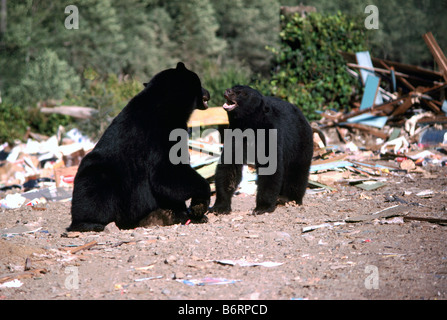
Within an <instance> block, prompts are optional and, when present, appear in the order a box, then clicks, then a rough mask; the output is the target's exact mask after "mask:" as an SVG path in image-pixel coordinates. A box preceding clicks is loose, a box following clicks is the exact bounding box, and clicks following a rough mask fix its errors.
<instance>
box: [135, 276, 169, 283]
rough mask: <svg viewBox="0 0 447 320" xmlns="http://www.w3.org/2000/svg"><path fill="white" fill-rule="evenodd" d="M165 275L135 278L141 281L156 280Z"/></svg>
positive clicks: (136, 280)
mask: <svg viewBox="0 0 447 320" xmlns="http://www.w3.org/2000/svg"><path fill="white" fill-rule="evenodd" d="M162 278H163V276H155V277H147V278H139V279H135V282H141V281H147V280H154V279H162Z"/></svg>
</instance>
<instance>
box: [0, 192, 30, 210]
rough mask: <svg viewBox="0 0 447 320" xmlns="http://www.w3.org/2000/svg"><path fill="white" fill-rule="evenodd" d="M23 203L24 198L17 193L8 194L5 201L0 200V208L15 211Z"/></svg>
mask: <svg viewBox="0 0 447 320" xmlns="http://www.w3.org/2000/svg"><path fill="white" fill-rule="evenodd" d="M25 201H26V198H25V197H22V195H20V194H18V193H15V194H8V195H6V198H5V199H2V200H0V207H1V208H5V209H17V208H20V207H21V206H22V204H24V203H25Z"/></svg>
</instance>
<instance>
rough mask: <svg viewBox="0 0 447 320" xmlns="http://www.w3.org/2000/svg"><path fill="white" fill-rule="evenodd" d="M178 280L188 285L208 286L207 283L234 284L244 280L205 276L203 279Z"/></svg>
mask: <svg viewBox="0 0 447 320" xmlns="http://www.w3.org/2000/svg"><path fill="white" fill-rule="evenodd" d="M176 281H178V282H181V283H184V284H187V285H188V286H207V285H220V284H233V283H236V282H240V281H242V280H229V279H225V278H203V279H190V280H182V279H176Z"/></svg>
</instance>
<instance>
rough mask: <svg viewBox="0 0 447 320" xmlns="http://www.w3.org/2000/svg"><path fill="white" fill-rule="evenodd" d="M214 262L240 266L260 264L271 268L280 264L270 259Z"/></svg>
mask: <svg viewBox="0 0 447 320" xmlns="http://www.w3.org/2000/svg"><path fill="white" fill-rule="evenodd" d="M214 261H215V262H216V263H219V264H223V265H231V266H240V267H257V266H262V267H266V268H273V267H278V266H280V265H282V264H283V263H281V262H272V261H265V262H248V261H245V260H229V259H227V260H214Z"/></svg>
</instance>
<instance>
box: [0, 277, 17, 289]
mask: <svg viewBox="0 0 447 320" xmlns="http://www.w3.org/2000/svg"><path fill="white" fill-rule="evenodd" d="M22 285H23V282H22V281H20V280H17V279H14V280H11V281H8V282H5V283H2V284H0V288H20V287H21V286H22Z"/></svg>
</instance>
